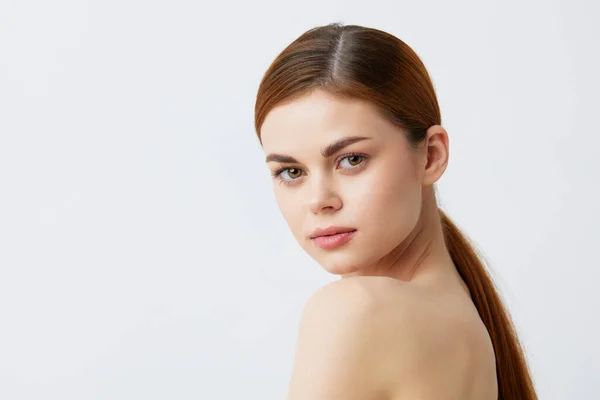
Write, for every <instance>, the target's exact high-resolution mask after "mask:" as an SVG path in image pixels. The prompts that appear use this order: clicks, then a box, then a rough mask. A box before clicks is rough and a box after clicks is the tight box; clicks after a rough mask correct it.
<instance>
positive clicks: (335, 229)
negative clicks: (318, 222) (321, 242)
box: [310, 226, 356, 239]
mask: <svg viewBox="0 0 600 400" xmlns="http://www.w3.org/2000/svg"><path fill="white" fill-rule="evenodd" d="M354 231H356V229H354V228H347V227H343V226H330V227H328V228H326V229H319V228H318V229H316V230H315V231H314V232H313V233H312V235H310V238H311V239H315V238H318V237H322V236H333V235H337V234H340V233H348V232H354Z"/></svg>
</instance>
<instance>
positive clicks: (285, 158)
mask: <svg viewBox="0 0 600 400" xmlns="http://www.w3.org/2000/svg"><path fill="white" fill-rule="evenodd" d="M369 139H371V138H370V137H365V136H346V137H343V138H341V139H338V140H336V141H335V142H332V143H330V144H328V145H327V146H325V147H324V148H322V149H321V155H322V156H323V157H324V158H328V157H331V156H332V155H334V154H335V153H337V152H338V151H340V150H342V149H343V148H344V147H348V146H350V145H351V144H354V143H356V142H360V141H362V140H369ZM271 161H276V162H280V163H296V164H299V162H298V160H296V159H295V158H294V157H292V156H290V155H287V154H281V153H271V154H269V155H268V156H267V159H266V160H265V162H271Z"/></svg>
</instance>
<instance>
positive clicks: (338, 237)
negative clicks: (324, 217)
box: [310, 226, 356, 249]
mask: <svg viewBox="0 0 600 400" xmlns="http://www.w3.org/2000/svg"><path fill="white" fill-rule="evenodd" d="M354 232H356V229H354V228H345V227H339V226H330V227H329V228H327V229H317V230H315V231H314V232H313V234H312V235H311V236H310V239H311V240H312V241H313V242H314V243H315V244H316V245H317V246H318V247H320V248H322V249H334V248H336V247H339V246H341V245H343V244H345V243H348V242H349V241H350V239H352V237H353V236H354Z"/></svg>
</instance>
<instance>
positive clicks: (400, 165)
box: [261, 90, 427, 275]
mask: <svg viewBox="0 0 600 400" xmlns="http://www.w3.org/2000/svg"><path fill="white" fill-rule="evenodd" d="M345 137H364V138H365V139H363V140H358V141H355V142H354V143H351V144H349V145H347V146H346V147H344V148H341V149H338V151H336V152H335V153H334V154H331V155H330V156H328V157H323V155H322V154H321V150H322V149H324V148H326V147H327V146H328V145H330V144H331V143H334V142H336V141H338V140H340V139H342V138H345ZM261 139H262V144H263V149H264V152H265V155H267V156H268V155H272V154H277V155H280V156H281V155H285V156H289V157H292V158H293V159H294V161H290V160H289V159H288V160H283V161H282V160H281V159H280V161H270V162H267V165H268V167H269V170H270V171H271V173H272V174H276V175H275V176H274V177H273V189H274V193H275V198H276V201H277V204H278V207H279V209H280V211H281V213H282V215H283V217H284V219H285V220H286V222H287V224H288V226H289V228H290V230H291V232H292V234H293V235H294V237H295V238H296V240H297V241H298V243H299V244H300V246H302V248H303V249H304V250H305V251H306V252H307V253H308V254H309V255H310V256H311V257H312V258H313V259H315V260H316V261H317V262H318V263H319V264H320V265H322V266H323V268H325V269H326V270H327V271H329V272H330V273H333V274H340V275H342V274H349V273H355V272H357V271H359V270H360V269H361V268H365V267H369V266H372V265H373V264H375V263H377V262H378V261H379V260H380V259H382V258H383V257H385V256H386V255H388V254H389V253H390V252H391V251H392V250H393V249H394V248H396V247H397V246H398V245H399V244H400V243H401V242H402V241H404V239H406V238H407V237H408V236H409V234H410V233H411V232H412V230H413V229H414V228H415V226H416V225H417V222H418V220H419V216H420V212H421V205H422V193H423V184H424V178H425V179H426V178H427V177H426V176H425V167H426V163H427V157H426V155H423V154H421V153H420V152H417V151H415V150H413V149H411V148H410V146H409V143H408V142H407V139H406V137H405V134H404V132H403V131H402V130H401V129H400V128H398V127H397V126H395V125H394V124H392V123H391V122H390V121H388V120H387V119H385V118H384V117H383V116H382V115H380V113H378V112H377V110H376V108H375V107H374V106H373V105H372V104H370V103H368V102H364V101H361V100H349V99H342V98H338V97H334V96H333V95H331V94H329V93H327V92H324V91H321V90H318V91H315V92H313V93H311V94H309V95H306V96H304V97H301V98H299V99H296V100H293V101H292V102H289V103H286V104H283V105H280V106H277V107H275V108H274V109H272V110H271V111H270V112H269V114H268V115H267V117H266V119H265V121H264V123H263V125H262V127H261ZM280 158H281V157H280ZM329 226H341V227H349V228H352V229H355V230H356V231H355V232H354V233H353V235H352V239H351V240H350V241H349V242H347V243H345V244H343V245H342V246H339V247H336V248H334V249H323V248H320V247H319V246H317V245H316V243H315V241H314V240H312V239H310V235H311V234H312V233H313V231H314V230H315V229H317V228H321V229H324V228H327V227H329Z"/></svg>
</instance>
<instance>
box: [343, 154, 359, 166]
mask: <svg viewBox="0 0 600 400" xmlns="http://www.w3.org/2000/svg"><path fill="white" fill-rule="evenodd" d="M364 159H365V157H364V156H361V155H358V154H352V155H349V156H346V157H344V158H342V160H340V164H342V162H344V161H347V162H348V164H349V165H350V166H349V167H347V166H346V167H345V168H355V167H358V166H359V165H360V164H361V163H362V162H363V161H364Z"/></svg>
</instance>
